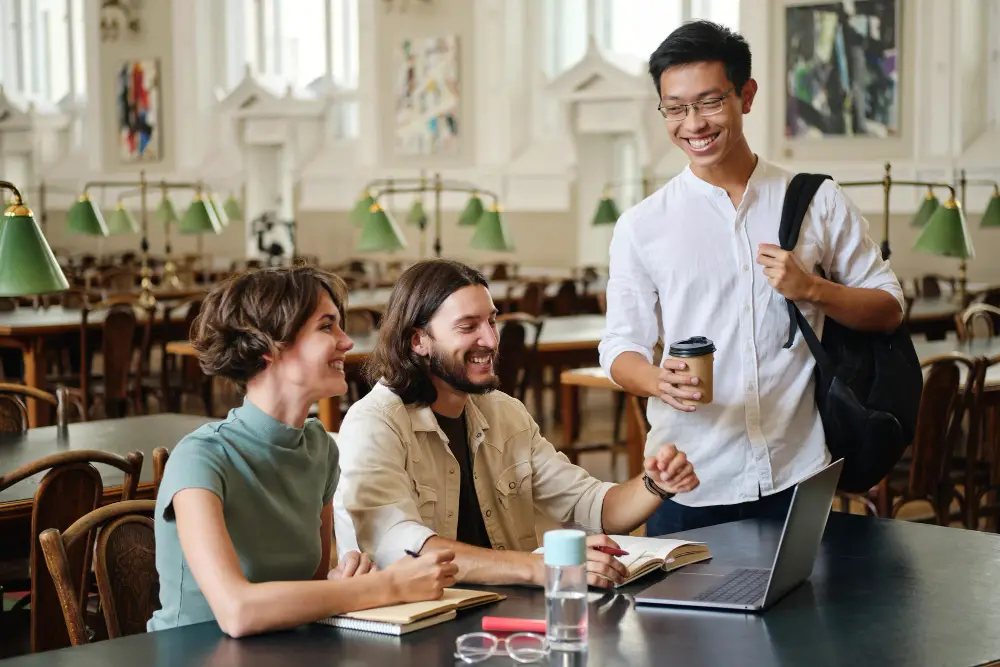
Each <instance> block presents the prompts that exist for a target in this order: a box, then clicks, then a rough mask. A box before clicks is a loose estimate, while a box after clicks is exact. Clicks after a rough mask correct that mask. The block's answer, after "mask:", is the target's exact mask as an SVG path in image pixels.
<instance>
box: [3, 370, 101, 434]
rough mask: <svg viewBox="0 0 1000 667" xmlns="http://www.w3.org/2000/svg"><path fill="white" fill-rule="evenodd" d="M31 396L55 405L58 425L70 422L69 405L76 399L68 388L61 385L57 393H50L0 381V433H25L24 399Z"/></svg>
mask: <svg viewBox="0 0 1000 667" xmlns="http://www.w3.org/2000/svg"><path fill="white" fill-rule="evenodd" d="M29 398H31V399H34V400H36V401H42V402H44V403H48V404H49V405H51V406H53V407H54V408H55V409H56V424H57V425H59V426H66V425H67V424H68V423H69V418H68V414H67V413H68V407H69V404H70V403H71V402H73V400H74V399H73V398H72V397H71V394H70V391H69V390H68V389H67V388H65V387H60V388H59V389H57V390H56V393H55V394H50V393H49V392H47V391H42V390H41V389H35V388H34V387H29V386H27V385H23V384H11V383H7V382H0V433H24V432H25V431H27V430H28V408H27V406H26V405H25V404H24V401H25V399H29ZM78 407H82V406H79V405H78Z"/></svg>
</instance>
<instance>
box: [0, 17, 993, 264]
mask: <svg viewBox="0 0 1000 667" xmlns="http://www.w3.org/2000/svg"><path fill="white" fill-rule="evenodd" d="M787 2H788V0H745V1H744V2H743V3H741V9H740V17H739V24H740V30H741V32H742V33H743V34H744V36H745V37H746V38H747V39H748V41H749V42H750V45H751V48H752V49H753V52H754V76H755V78H756V79H757V81H758V83H759V84H760V87H761V93H760V95H759V96H758V99H757V102H756V103H755V106H754V110H753V112H752V113H751V114H750V115H749V116H748V117H747V119H746V122H745V131H746V133H747V136H748V139H749V140H750V143H751V145H752V147H753V148H754V149H755V150H756V151H757V152H758V153H759V154H760V155H762V156H764V157H765V158H767V159H770V160H773V161H776V162H778V163H780V164H782V165H784V166H786V167H788V168H790V169H794V170H815V171H824V172H827V173H831V174H833V175H834V176H836V177H837V178H838V179H840V180H857V179H869V178H870V179H878V178H880V177H881V174H882V164H883V162H884V161H885V160H886V159H890V160H891V161H892V163H893V173H894V175H895V177H896V178H900V179H903V178H921V179H923V178H932V179H936V180H945V181H952V180H953V179H954V177H955V175H956V173H957V170H958V169H959V168H961V167H963V166H967V167H969V168H970V169H972V172H971V175H973V176H978V177H988V178H1000V157H998V156H1000V132H998V128H997V127H996V122H995V115H996V114H995V113H992V111H991V110H993V109H994V108H995V107H996V101H995V100H992V98H991V93H990V92H989V91H991V90H992V91H996V90H1000V85H998V83H997V82H995V81H994V82H992V83H990V82H989V79H990V77H993V78H996V77H998V76H1000V67H998V66H996V64H995V63H993V61H991V60H990V58H991V57H992V58H996V57H997V56H996V53H997V51H996V46H995V44H993V41H992V40H993V36H995V35H996V34H998V32H1000V25H996V24H997V22H998V21H1000V12H998V11H997V8H996V5H997V0H950V1H948V2H943V1H939V0H903V32H902V40H901V42H902V44H901V49H902V55H901V62H902V71H903V84H902V85H903V88H902V96H903V107H904V112H903V129H902V132H901V133H900V136H899V137H898V138H896V139H894V140H890V141H884V142H880V141H871V140H843V141H825V142H822V143H818V144H817V143H812V144H810V143H801V142H790V141H787V140H786V139H785V137H784V136H783V110H784V104H783V94H784V90H783V85H784V84H783V75H782V66H783V65H782V63H783V54H782V53H781V50H780V49H779V48H777V47H776V45H779V44H781V43H782V38H783V35H782V33H783V17H784V7H785V6H786V4H787ZM222 4H223V3H217V4H214V5H213V4H212V3H208V2H204V1H203V0H156V2H147V3H143V10H142V12H143V16H144V18H145V19H147V20H146V22H145V25H146V26H147V31H146V32H144V34H143V35H141V36H140V37H139V39H138V40H136V41H133V42H130V43H129V44H121V45H118V46H110V45H102V44H100V43H99V42H98V41H97V33H96V28H97V12H98V3H96V2H93V3H91V4H90V5H88V7H89V8H90V9H89V11H91V12H92V16H90V17H89V23H88V34H87V40H88V49H87V52H88V54H89V55H90V56H91V57H92V62H91V63H89V71H90V73H91V74H90V76H91V78H92V80H91V81H89V83H90V85H89V86H88V88H89V90H91V91H99V94H100V99H97V100H94V103H93V104H92V105H91V106H90V107H89V108H88V110H87V114H86V121H87V123H88V133H90V134H88V136H93V133H94V132H97V136H98V137H99V139H100V141H98V142H95V143H96V145H97V146H99V147H100V149H101V150H100V151H98V153H99V154H101V156H102V158H101V160H100V161H99V162H97V163H94V162H93V161H91V162H90V163H89V164H88V163H87V162H86V161H73V160H53V161H52V162H50V163H48V164H32V166H31V168H32V169H33V170H34V171H35V172H36V175H39V174H49V173H59V174H60V175H61V177H62V178H64V179H68V180H74V179H75V180H78V181H82V180H84V179H86V178H100V177H113V176H114V175H116V174H119V173H122V172H125V173H129V172H132V171H134V168H132V167H125V166H122V165H118V164H115V163H114V161H113V160H112V159H111V156H109V155H108V153H109V152H110V151H111V150H112V149H113V146H114V141H115V138H114V135H113V128H114V116H113V113H114V111H113V108H112V106H111V101H112V100H113V87H114V71H115V67H116V66H117V63H118V62H119V61H120V60H121V58H122V57H125V56H155V57H160V58H162V59H163V60H164V61H165V62H163V70H162V71H163V73H164V88H163V95H162V96H163V100H164V103H165V104H166V107H165V108H164V110H163V129H164V133H165V139H166V146H165V150H164V155H165V159H164V161H163V162H162V163H160V164H158V165H154V166H151V167H150V170H151V171H155V172H157V177H159V176H160V175H161V174H162V176H163V177H167V178H176V179H191V178H204V179H209V180H210V181H211V182H212V183H213V184H215V186H216V187H217V188H218V189H220V190H221V191H222V192H223V193H224V194H225V193H226V192H227V191H228V190H229V189H231V188H240V189H241V190H245V192H246V196H247V202H248V203H251V204H253V206H250V207H248V208H250V209H253V208H255V207H260V206H265V205H267V201H266V200H267V199H269V198H272V197H273V196H274V192H272V190H274V188H275V187H277V189H278V191H279V192H280V195H281V196H282V199H283V201H285V202H287V205H288V206H292V205H294V207H295V209H294V211H295V214H296V217H297V218H298V219H299V222H300V230H299V237H300V243H301V244H305V243H306V240H311V241H310V242H309V246H310V247H309V248H307V249H303V251H304V252H309V254H318V255H320V256H321V257H323V258H324V259H328V260H331V261H333V260H334V259H341V258H344V257H346V256H349V255H350V254H351V253H352V250H351V248H352V245H353V243H354V241H355V240H356V232H355V231H354V230H352V229H351V228H350V227H349V226H348V225H347V224H346V218H345V213H346V211H348V210H349V209H350V208H351V207H352V205H353V203H354V200H355V198H356V197H357V195H358V193H359V191H360V190H361V188H362V186H363V185H364V183H365V182H367V181H368V180H370V179H373V178H380V177H388V176H395V177H405V176H416V175H418V173H419V169H420V168H421V167H424V168H425V169H426V170H427V171H428V172H432V171H434V170H440V171H441V173H442V174H443V175H444V176H445V177H450V178H462V179H464V180H470V181H473V182H475V183H477V184H479V185H481V186H483V187H486V188H490V189H494V190H496V191H498V192H500V194H501V195H502V197H503V202H504V205H505V209H506V211H507V212H508V213H509V214H510V220H511V225H512V229H513V231H514V232H515V240H516V242H517V245H518V259H519V260H520V261H521V262H522V263H524V264H532V263H543V262H544V263H549V264H561V265H574V264H579V263H583V262H600V261H602V259H603V258H604V257H606V253H607V242H608V232H607V231H606V230H593V229H592V228H590V227H589V223H588V221H589V218H590V216H591V215H592V211H593V207H594V204H595V203H596V202H597V200H598V198H599V197H600V194H601V186H602V185H603V182H604V181H605V180H607V179H608V178H609V177H611V176H613V171H614V170H613V169H612V166H611V165H612V164H613V159H612V157H611V152H610V150H609V149H608V146H610V142H612V141H613V140H614V138H615V137H621V136H622V132H623V130H622V129H621V128H620V127H618V124H619V123H623V124H624V125H625V126H626V127H625V130H624V131H625V132H627V133H632V136H633V139H634V141H635V144H636V146H637V148H638V151H637V153H638V161H639V163H640V164H639V167H642V168H646V169H648V170H649V171H650V172H653V174H654V176H655V177H656V181H657V182H662V181H663V180H665V179H666V178H668V177H670V176H672V175H673V174H674V173H676V171H677V170H678V169H679V168H681V167H683V164H684V159H683V155H682V154H680V153H679V152H678V151H677V150H676V149H673V148H672V147H671V146H670V144H669V142H668V141H667V140H666V137H665V130H664V129H663V127H662V121H661V119H660V118H659V116H658V115H656V111H655V99H654V97H653V91H652V86H650V85H649V84H648V77H646V78H645V79H644V78H643V77H645V75H644V74H642V73H641V72H640V73H639V74H638V75H637V76H638V79H637V78H635V77H636V75H633V74H632V73H629V72H626V71H624V70H620V69H618V70H616V69H614V68H612V69H608V68H607V67H605V66H604V65H600V64H595V65H593V67H592V73H597V74H599V77H598V78H601V77H603V79H602V80H600V81H597V82H591V83H588V84H587V85H584V82H583V81H581V80H572V81H570V80H566V81H560V80H556V81H550V80H548V79H547V78H546V77H545V75H544V74H543V64H542V62H541V47H542V44H543V42H544V40H545V39H546V35H544V34H542V33H541V30H542V26H543V22H542V20H541V18H542V0H434V1H433V2H432V3H431V4H430V5H428V6H426V7H425V6H424V4H423V3H418V2H413V1H411V2H410V3H409V7H410V9H409V10H408V14H406V15H401V14H398V13H393V12H388V11H387V10H386V8H385V6H384V3H382V2H376V1H375V0H361V2H360V8H361V9H360V11H361V16H360V20H361V32H360V34H361V81H360V88H359V90H358V92H357V94H356V99H357V100H358V101H359V103H360V105H361V112H360V121H361V123H360V136H358V137H353V138H350V137H349V138H344V137H343V136H340V135H339V134H338V131H337V129H336V127H335V122H336V118H337V115H336V114H334V113H331V112H330V111H329V109H331V108H333V107H332V105H335V104H338V103H339V102H337V101H336V100H334V99H330V100H319V101H306V100H296V99H291V98H287V97H286V96H285V94H284V92H283V91H280V90H278V91H276V90H273V89H268V88H266V86H264V85H263V82H261V87H259V88H253V87H252V86H251V87H250V88H241V89H240V90H241V91H242V92H240V91H224V93H225V94H223V96H222V98H221V99H220V98H219V97H218V96H216V94H215V92H216V91H215V89H214V86H216V85H217V84H218V83H219V82H220V81H222V80H225V77H224V76H222V75H221V74H220V72H224V71H225V70H226V63H225V62H220V59H222V58H224V56H225V53H226V52H227V49H226V48H223V47H221V46H220V45H219V39H220V38H221V36H222V35H224V34H226V26H225V25H223V24H222V22H223V21H224V19H225V12H224V11H223V9H222V8H221V5H222ZM448 33H455V34H458V36H459V39H460V43H461V48H462V51H461V65H460V67H461V80H462V90H463V95H464V102H463V106H462V113H463V120H464V122H463V130H465V132H464V136H463V141H464V142H465V143H464V145H463V148H462V150H461V152H460V154H459V155H458V156H457V157H454V158H428V159H426V160H415V159H412V158H401V157H399V156H396V155H394V154H393V152H392V136H391V123H392V102H393V97H392V91H393V81H394V73H395V60H394V57H395V53H396V51H397V49H398V45H399V42H400V41H401V40H402V39H403V38H405V37H419V36H422V35H430V34H448ZM94 57H96V61H94V60H93V58H94ZM991 63H992V64H991ZM609 72H610V73H609ZM577 74H580V75H581V76H584V77H585V76H587V72H582V73H581V72H577ZM637 82H638V83H637ZM248 85H249V84H248ZM561 86H562V87H561ZM991 86H992V87H991ZM251 88H252V90H251ZM247 91H250V92H247ZM244 93H246V95H244ZM227 94H228V96H227ZM241 95H243V96H242V97H241ZM105 102H107V103H106V104H105ZM609 104H610V105H611V106H607V105H609ZM602 105H604V107H602ZM601 108H605V109H611V108H613V109H615V110H616V111H615V112H614V113H612V114H609V115H608V125H607V128H606V131H605V132H603V133H601V132H595V131H594V124H595V123H596V124H598V125H599V121H596V120H595V119H599V118H600V117H601V116H600V113H601V112H600V109H601ZM619 110H624V112H622V113H619ZM588 118H589V119H590V120H589V121H588V120H587V119H588ZM623 119H626V120H624V121H623ZM581 123H589V124H590V125H589V128H588V129H587V130H586V131H581ZM598 129H599V128H598ZM3 136H4V135H3V128H2V125H0V159H2V157H3V156H2V146H3V145H4V144H3ZM93 154H94V151H90V152H89V153H88V155H93ZM4 164H11V165H13V164H15V163H14V161H13V160H10V161H8V162H7V163H4ZM18 164H23V162H20V163H18ZM276 184H277V185H276ZM988 194H989V191H988V190H987V189H975V190H972V191H970V197H969V202H968V204H969V205H968V209H969V211H971V212H972V213H971V214H970V227H971V228H972V231H973V236H974V240H975V242H976V244H977V252H978V258H977V259H976V260H975V261H973V262H972V263H971V264H970V278H971V279H996V280H1000V262H991V261H990V259H989V258H991V257H995V256H996V255H997V253H998V252H1000V233H992V234H987V233H985V232H980V231H979V230H978V228H977V220H976V215H975V214H976V212H978V211H981V210H982V208H983V207H984V206H985V202H986V198H987V196H988ZM851 195H852V197H854V198H855V200H856V201H857V202H858V203H859V205H860V206H861V207H862V209H863V210H865V211H866V212H867V213H869V214H870V215H871V217H872V218H873V221H879V220H880V216H881V201H882V196H881V191H880V190H879V189H878V188H873V189H870V190H856V191H852V192H851ZM922 196H923V192H922V191H920V190H918V189H914V190H912V191H910V190H906V189H903V188H897V189H896V190H895V191H894V194H893V198H892V209H893V212H894V215H896V216H898V220H899V221H900V222H895V221H894V223H893V234H894V239H898V242H896V243H894V247H895V249H896V255H895V256H894V259H893V262H894V266H896V268H897V271H898V272H899V273H901V274H906V273H909V272H914V273H915V272H920V271H923V270H924V269H925V267H926V266H927V261H926V258H922V257H919V256H914V255H913V254H912V253H910V252H909V251H907V250H906V247H905V246H906V244H907V243H909V242H911V241H912V239H910V238H909V236H908V235H909V231H907V230H905V229H903V227H905V222H902V221H903V220H905V218H906V216H908V215H909V214H911V213H912V211H914V210H915V209H916V207H917V206H918V205H919V202H920V199H921V197H922ZM69 201H71V200H70V199H65V200H64V204H68V203H69ZM464 204H465V197H464V196H446V197H445V198H444V208H445V214H446V218H449V219H450V218H452V217H453V216H454V215H455V214H456V213H457V212H458V211H459V210H460V209H461V208H462V207H463V206H464ZM408 205H409V199H408V198H407V197H406V196H399V197H398V198H396V199H395V200H394V206H395V207H396V209H397V210H399V211H401V212H402V211H405V210H406V207H407V206H408ZM897 230H898V231H897ZM408 233H410V234H414V233H415V232H414V230H409V231H408ZM878 235H879V234H876V236H878ZM445 237H446V238H445V243H444V245H445V248H446V250H447V251H448V252H449V253H451V254H454V255H456V256H465V257H478V255H476V254H475V253H472V252H471V251H468V249H467V248H466V243H467V239H466V238H465V237H464V235H463V233H462V231H461V230H452V229H450V228H449V229H447V231H446V234H445ZM994 237H997V238H994ZM235 238H238V236H233V233H230V232H227V235H226V237H225V238H224V239H222V238H216V239H210V240H209V241H208V243H209V246H210V247H211V248H213V249H214V251H216V252H222V253H224V254H228V255H230V256H233V257H236V256H241V255H242V254H244V253H245V252H246V251H247V246H246V244H243V243H240V242H234V239H235ZM59 241H60V243H59V245H61V246H63V247H65V246H67V245H69V246H71V247H72V246H73V244H74V243H77V242H78V240H76V239H73V238H72V237H60V238H59ZM81 242H82V241H81ZM180 243H181V242H179V243H178V246H180ZM183 243H191V244H193V241H190V240H188V239H185V240H183ZM313 246H315V247H313ZM416 246H417V239H416V236H415V235H414V236H413V237H412V238H411V249H409V250H408V251H407V256H411V255H415V254H416V253H417V248H416ZM154 247H155V244H154ZM180 249H181V250H184V249H185V248H184V247H183V246H180ZM941 261H942V262H944V264H943V269H944V270H947V269H948V267H950V266H952V264H953V263H952V262H949V261H947V260H941Z"/></svg>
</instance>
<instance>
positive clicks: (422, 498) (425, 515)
mask: <svg viewBox="0 0 1000 667" xmlns="http://www.w3.org/2000/svg"><path fill="white" fill-rule="evenodd" d="M437 502H438V495H437V490H436V489H435V488H434V487H433V486H426V485H424V484H417V512H419V513H420V518H421V519H422V520H423V521H424V523H425V524H426V525H428V526H431V527H433V524H434V513H435V512H437Z"/></svg>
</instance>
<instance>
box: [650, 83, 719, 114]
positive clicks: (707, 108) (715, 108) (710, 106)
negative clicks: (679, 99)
mask: <svg viewBox="0 0 1000 667" xmlns="http://www.w3.org/2000/svg"><path fill="white" fill-rule="evenodd" d="M735 90H736V88H735V87H733V88H730V89H729V90H727V91H726V92H724V93H723V94H722V96H720V97H710V98H708V99H707V100H698V101H697V102H692V103H691V104H667V105H663V104H661V105H660V106H658V107H657V110H658V111H659V112H660V115H662V116H663V117H664V118H666V119H667V120H674V121H677V120H684V119H685V118H687V115H688V109H689V108H690V109H694V111H695V113H697V114H698V115H699V116H712V115H714V114H717V113H719V112H720V111H722V107H723V106H724V104H725V101H726V98H727V97H729V93H731V92H733V91H735Z"/></svg>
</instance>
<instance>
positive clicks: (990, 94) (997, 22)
mask: <svg viewBox="0 0 1000 667" xmlns="http://www.w3.org/2000/svg"><path fill="white" fill-rule="evenodd" d="M988 25H989V26H990V28H989V30H987V34H989V35H996V34H997V30H998V29H1000V0H993V2H992V3H990V7H989V18H988ZM988 49H989V53H988V55H987V57H988V58H989V65H988V66H987V67H988V69H987V74H988V77H989V80H988V82H987V96H986V97H987V100H988V102H987V104H988V105H989V108H988V109H987V113H988V114H989V115H988V116H987V117H988V118H989V126H990V127H992V128H993V129H998V128H1000V99H998V98H1000V45H998V44H997V42H996V40H991V41H990V43H989V46H988Z"/></svg>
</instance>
